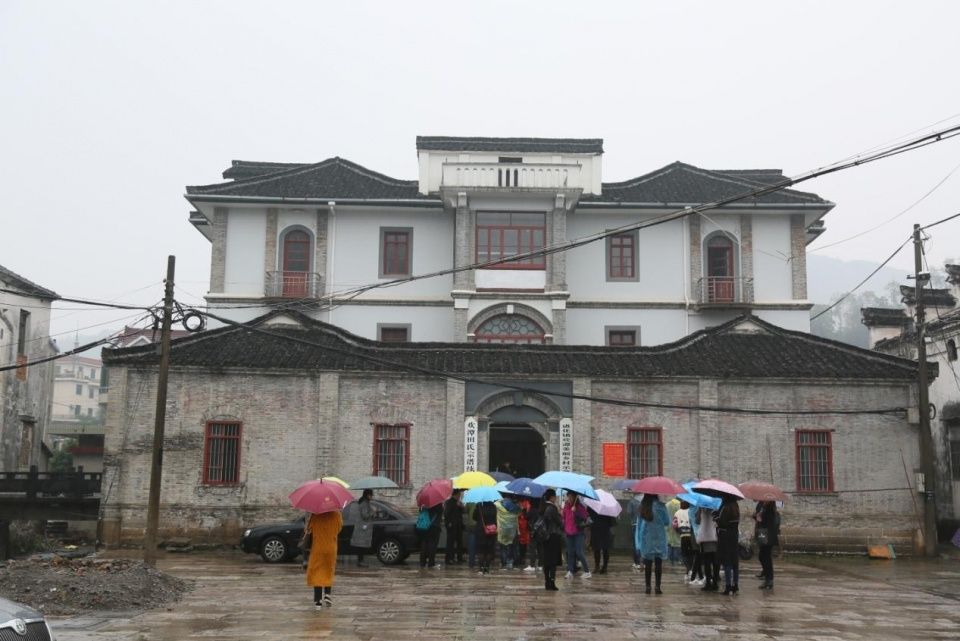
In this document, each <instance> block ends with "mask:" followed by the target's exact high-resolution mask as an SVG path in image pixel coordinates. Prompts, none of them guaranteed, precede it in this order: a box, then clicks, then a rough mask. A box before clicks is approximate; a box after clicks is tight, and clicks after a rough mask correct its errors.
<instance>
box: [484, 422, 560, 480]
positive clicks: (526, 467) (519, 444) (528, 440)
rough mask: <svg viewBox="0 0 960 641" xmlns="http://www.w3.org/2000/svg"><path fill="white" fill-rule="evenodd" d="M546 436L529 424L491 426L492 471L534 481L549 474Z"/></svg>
mask: <svg viewBox="0 0 960 641" xmlns="http://www.w3.org/2000/svg"><path fill="white" fill-rule="evenodd" d="M545 458H546V447H545V442H544V440H543V437H542V436H541V435H540V432H538V431H537V430H536V429H535V428H534V427H532V426H531V425H530V424H529V423H490V470H491V471H501V472H509V473H510V474H513V475H514V476H517V477H520V476H526V477H528V478H534V477H536V476H539V475H540V474H543V473H544V472H545V471H546V461H545Z"/></svg>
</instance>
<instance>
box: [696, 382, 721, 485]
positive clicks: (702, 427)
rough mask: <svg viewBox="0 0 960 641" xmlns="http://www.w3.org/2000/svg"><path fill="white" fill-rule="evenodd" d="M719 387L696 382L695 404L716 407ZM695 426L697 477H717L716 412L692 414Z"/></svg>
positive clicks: (709, 383) (718, 471)
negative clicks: (697, 449)
mask: <svg viewBox="0 0 960 641" xmlns="http://www.w3.org/2000/svg"><path fill="white" fill-rule="evenodd" d="M719 395H720V390H719V385H718V384H717V381H715V380H704V379H701V380H700V381H698V394H697V404H698V405H701V406H704V407H716V406H717V404H718V401H719ZM692 414H693V416H694V420H695V421H696V425H697V442H698V448H699V451H698V455H697V475H698V476H699V477H700V478H702V479H705V478H710V477H719V476H720V475H721V472H722V470H721V467H720V462H721V461H720V432H719V430H720V428H719V423H718V421H717V418H718V415H717V413H716V412H700V411H697V412H692Z"/></svg>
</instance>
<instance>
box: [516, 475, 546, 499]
mask: <svg viewBox="0 0 960 641" xmlns="http://www.w3.org/2000/svg"><path fill="white" fill-rule="evenodd" d="M506 489H507V492H509V493H510V494H516V495H517V496H526V497H529V498H532V499H538V498H540V497H541V496H543V493H544V492H546V491H547V488H545V487H544V486H542V485H540V484H539V483H534V482H533V480H532V479H528V478H525V477H521V478H518V479H515V480H513V481H510V482H509V483H507V488H506Z"/></svg>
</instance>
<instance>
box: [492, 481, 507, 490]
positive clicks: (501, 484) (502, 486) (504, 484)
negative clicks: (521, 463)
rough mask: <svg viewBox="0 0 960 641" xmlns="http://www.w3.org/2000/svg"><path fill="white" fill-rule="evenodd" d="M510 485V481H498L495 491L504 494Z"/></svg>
mask: <svg viewBox="0 0 960 641" xmlns="http://www.w3.org/2000/svg"><path fill="white" fill-rule="evenodd" d="M509 483H510V481H497V484H496V485H494V486H493V489H495V490H496V491H497V492H500V493H503V492H504V491H505V490H506V489H507V485H509Z"/></svg>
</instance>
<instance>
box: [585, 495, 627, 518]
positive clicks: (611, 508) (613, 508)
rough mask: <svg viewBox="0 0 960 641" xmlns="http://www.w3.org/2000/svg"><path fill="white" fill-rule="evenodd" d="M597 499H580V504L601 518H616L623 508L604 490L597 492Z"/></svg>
mask: <svg viewBox="0 0 960 641" xmlns="http://www.w3.org/2000/svg"><path fill="white" fill-rule="evenodd" d="M597 496H599V497H600V498H599V499H596V500H594V499H588V498H582V499H580V502H581V503H583V504H584V505H586V506H587V507H588V508H590V509H591V510H593V511H594V512H596V513H597V514H599V515H601V516H612V517H613V518H617V516H619V515H620V512H621V511H622V510H623V506H622V505H620V502H619V501H617V499H616V497H615V496H614V495H613V494H610V492H607V491H606V490H597Z"/></svg>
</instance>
